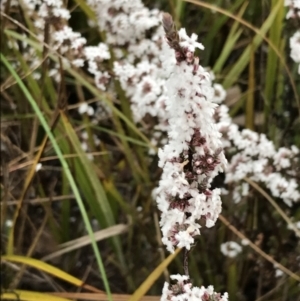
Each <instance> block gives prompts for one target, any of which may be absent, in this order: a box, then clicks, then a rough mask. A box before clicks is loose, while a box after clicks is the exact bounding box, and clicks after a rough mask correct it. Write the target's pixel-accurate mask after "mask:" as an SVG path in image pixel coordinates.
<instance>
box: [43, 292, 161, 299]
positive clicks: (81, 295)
mask: <svg viewBox="0 0 300 301" xmlns="http://www.w3.org/2000/svg"><path fill="white" fill-rule="evenodd" d="M48 294H49V295H53V296H59V297H64V298H71V299H75V300H86V301H107V300H108V299H107V297H106V295H105V294H104V293H96V294H93V293H48ZM112 297H113V300H114V301H128V300H129V298H130V295H121V294H112ZM159 300H160V296H144V297H142V298H141V299H140V301H159Z"/></svg>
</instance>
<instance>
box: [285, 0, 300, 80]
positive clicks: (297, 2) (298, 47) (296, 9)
mask: <svg viewBox="0 0 300 301" xmlns="http://www.w3.org/2000/svg"><path fill="white" fill-rule="evenodd" d="M284 5H285V6H288V7H289V11H288V13H287V15H286V18H287V19H290V18H298V19H299V20H300V0H285V1H284ZM290 48H291V54H290V56H291V58H292V59H293V60H294V62H296V63H298V64H299V66H298V73H299V74H300V30H297V31H296V32H295V33H294V35H293V36H292V37H291V38H290Z"/></svg>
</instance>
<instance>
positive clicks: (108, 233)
mask: <svg viewBox="0 0 300 301" xmlns="http://www.w3.org/2000/svg"><path fill="white" fill-rule="evenodd" d="M127 229H128V225H124V224H120V225H115V226H112V227H109V228H107V229H104V230H100V231H97V232H94V236H95V241H100V240H103V239H106V238H109V237H112V236H115V235H119V234H121V233H124V232H126V231H127ZM90 243H91V239H90V237H89V235H85V236H82V237H80V238H77V239H74V240H71V241H68V242H66V243H63V244H61V245H59V246H58V247H59V248H60V250H58V251H56V252H53V253H51V254H49V255H47V256H45V257H43V258H42V260H43V261H48V260H51V259H53V258H56V257H58V256H61V255H63V254H65V253H68V252H71V251H74V250H77V249H79V248H81V247H84V246H87V245H88V244H90Z"/></svg>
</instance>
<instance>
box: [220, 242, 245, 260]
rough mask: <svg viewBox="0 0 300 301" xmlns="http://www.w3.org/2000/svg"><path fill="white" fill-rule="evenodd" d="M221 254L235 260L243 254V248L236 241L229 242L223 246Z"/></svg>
mask: <svg viewBox="0 0 300 301" xmlns="http://www.w3.org/2000/svg"><path fill="white" fill-rule="evenodd" d="M221 252H222V254H223V255H225V256H227V257H230V258H234V257H236V256H237V255H238V254H239V253H241V252H242V247H241V246H240V245H239V244H238V243H236V242H234V241H228V242H226V243H223V244H221Z"/></svg>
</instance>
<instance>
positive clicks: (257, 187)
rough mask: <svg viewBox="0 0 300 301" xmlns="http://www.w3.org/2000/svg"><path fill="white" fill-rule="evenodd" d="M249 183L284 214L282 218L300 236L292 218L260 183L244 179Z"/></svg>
mask: <svg viewBox="0 0 300 301" xmlns="http://www.w3.org/2000/svg"><path fill="white" fill-rule="evenodd" d="M244 180H245V181H246V182H247V183H249V184H250V185H251V186H252V187H253V188H254V189H256V190H257V191H258V192H259V193H260V194H261V195H262V196H264V197H265V198H266V199H267V200H268V201H269V202H270V203H271V204H272V206H273V207H274V208H275V209H276V211H277V212H278V213H279V214H280V215H281V216H282V218H283V219H284V220H285V221H286V222H287V224H288V225H289V226H290V227H291V229H293V230H294V232H295V234H296V235H297V236H298V237H299V238H300V231H299V229H298V228H297V227H296V226H295V225H294V223H293V222H292V221H291V219H290V218H289V217H288V216H287V215H286V214H285V213H284V212H283V210H282V209H281V208H280V207H279V206H278V205H277V204H276V202H275V201H274V200H273V199H272V198H271V197H270V196H269V194H267V193H266V192H265V191H264V190H263V189H262V188H261V187H259V185H258V184H256V183H255V182H253V181H252V180H250V179H249V178H245V179H244Z"/></svg>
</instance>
